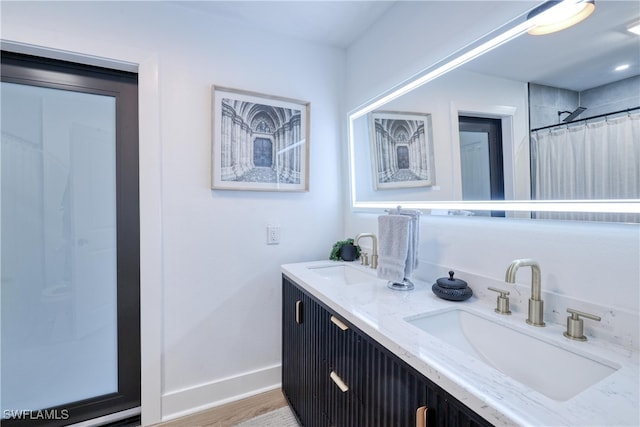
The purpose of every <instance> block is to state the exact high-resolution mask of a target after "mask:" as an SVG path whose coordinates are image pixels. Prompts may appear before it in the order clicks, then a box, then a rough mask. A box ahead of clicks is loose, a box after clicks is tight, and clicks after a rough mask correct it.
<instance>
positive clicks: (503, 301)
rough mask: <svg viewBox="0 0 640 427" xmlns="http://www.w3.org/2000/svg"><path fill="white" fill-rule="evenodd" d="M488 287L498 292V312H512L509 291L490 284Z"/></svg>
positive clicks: (496, 310)
mask: <svg viewBox="0 0 640 427" xmlns="http://www.w3.org/2000/svg"><path fill="white" fill-rule="evenodd" d="M487 289H489V290H490V291H493V292H498V293H499V294H500V295H498V299H497V301H496V303H497V307H496V309H495V312H496V313H500V314H511V310H509V296H508V295H509V291H505V290H503V289H498V288H493V287H491V286H489V287H488V288H487Z"/></svg>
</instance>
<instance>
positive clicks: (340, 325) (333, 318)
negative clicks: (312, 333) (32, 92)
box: [331, 316, 349, 331]
mask: <svg viewBox="0 0 640 427" xmlns="http://www.w3.org/2000/svg"><path fill="white" fill-rule="evenodd" d="M331 322H333V323H334V324H335V325H336V326H337V327H338V328H340V329H342V330H343V331H346V330H347V329H349V327H348V326H347V325H345V324H344V323H343V322H342V321H341V320H340V319H338V318H337V317H336V316H331Z"/></svg>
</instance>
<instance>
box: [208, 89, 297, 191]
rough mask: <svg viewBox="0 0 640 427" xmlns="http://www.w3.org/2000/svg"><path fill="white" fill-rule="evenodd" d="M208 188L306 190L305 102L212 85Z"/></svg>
mask: <svg viewBox="0 0 640 427" xmlns="http://www.w3.org/2000/svg"><path fill="white" fill-rule="evenodd" d="M212 100H213V127H212V150H211V151H212V153H211V163H212V167H211V171H212V177H211V188H212V189H214V190H253V191H308V190H309V103H308V102H304V101H297V100H294V99H289V98H282V97H278V96H271V95H264V94H259V93H254V92H246V91H242V90H237V89H229V88H223V87H219V86H212Z"/></svg>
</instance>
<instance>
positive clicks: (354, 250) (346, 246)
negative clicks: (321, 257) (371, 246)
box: [329, 239, 360, 261]
mask: <svg viewBox="0 0 640 427" xmlns="http://www.w3.org/2000/svg"><path fill="white" fill-rule="evenodd" d="M359 256H360V246H358V245H354V244H353V239H346V240H339V241H337V242H335V243H334V244H333V248H332V249H331V255H329V259H330V260H333V261H340V260H343V261H353V260H356V259H358V257H359Z"/></svg>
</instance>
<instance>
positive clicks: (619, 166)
mask: <svg viewBox="0 0 640 427" xmlns="http://www.w3.org/2000/svg"><path fill="white" fill-rule="evenodd" d="M531 155H532V159H533V164H532V171H533V173H534V177H533V182H534V185H535V188H534V194H535V198H536V199H537V200H591V199H640V114H626V115H624V116H622V117H617V118H609V119H606V120H605V119H602V120H601V121H598V122H595V123H582V124H579V125H569V126H563V127H561V128H552V129H542V130H539V131H535V132H532V133H531ZM536 218H549V219H576V220H595V221H622V222H638V221H640V215H638V214H613V213H612V214H608V213H606V214H594V213H551V212H549V213H546V212H545V213H538V214H536Z"/></svg>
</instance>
